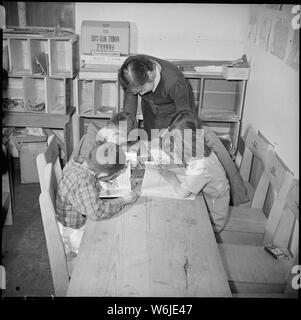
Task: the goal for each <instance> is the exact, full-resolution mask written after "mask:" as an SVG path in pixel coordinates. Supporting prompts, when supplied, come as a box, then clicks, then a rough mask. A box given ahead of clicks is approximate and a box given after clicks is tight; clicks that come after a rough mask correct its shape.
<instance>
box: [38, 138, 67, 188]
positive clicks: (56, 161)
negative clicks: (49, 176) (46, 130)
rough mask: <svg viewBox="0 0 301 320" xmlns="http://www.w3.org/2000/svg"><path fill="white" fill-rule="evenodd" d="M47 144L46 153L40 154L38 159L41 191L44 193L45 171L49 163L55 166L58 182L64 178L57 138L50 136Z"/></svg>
mask: <svg viewBox="0 0 301 320" xmlns="http://www.w3.org/2000/svg"><path fill="white" fill-rule="evenodd" d="M47 144H48V146H47V149H46V151H45V152H44V153H40V154H39V155H38V156H37V159H36V163H37V169H38V175H39V182H40V187H41V191H43V184H44V177H43V170H44V168H45V166H46V164H47V163H52V164H53V167H54V172H55V176H56V179H57V181H59V179H60V178H61V176H62V167H61V163H60V158H59V155H60V152H59V146H58V142H57V138H56V136H54V135H51V136H49V137H48V141H47Z"/></svg>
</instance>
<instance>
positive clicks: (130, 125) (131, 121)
mask: <svg viewBox="0 0 301 320" xmlns="http://www.w3.org/2000/svg"><path fill="white" fill-rule="evenodd" d="M121 121H126V122H127V134H129V133H130V132H131V130H133V129H135V128H137V126H138V125H137V120H136V118H135V117H134V116H133V115H132V114H131V113H129V112H127V111H120V112H118V113H115V114H114V115H113V116H112V117H111V119H110V120H109V123H110V124H113V125H114V126H116V127H118V124H119V122H121Z"/></svg>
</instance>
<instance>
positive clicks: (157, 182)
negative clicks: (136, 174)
mask: <svg viewBox="0 0 301 320" xmlns="http://www.w3.org/2000/svg"><path fill="white" fill-rule="evenodd" d="M177 176H178V174H177ZM179 178H180V177H179ZM180 180H181V179H180ZM141 195H142V196H150V197H161V198H169V199H181V200H194V199H195V196H194V195H193V194H192V195H191V196H189V197H187V198H181V197H180V196H179V195H178V194H177V193H176V192H175V190H174V189H173V187H172V186H171V185H170V184H169V183H168V182H167V181H166V180H165V179H164V178H163V177H162V176H161V174H160V173H159V170H158V168H157V167H156V165H155V163H154V162H146V163H145V174H144V177H143V181H142V187H141Z"/></svg>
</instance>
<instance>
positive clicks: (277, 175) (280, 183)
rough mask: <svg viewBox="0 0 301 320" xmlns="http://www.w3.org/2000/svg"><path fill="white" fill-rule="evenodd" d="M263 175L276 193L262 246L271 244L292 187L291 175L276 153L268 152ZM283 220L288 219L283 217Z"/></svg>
mask: <svg viewBox="0 0 301 320" xmlns="http://www.w3.org/2000/svg"><path fill="white" fill-rule="evenodd" d="M264 174H265V175H266V176H267V177H268V179H269V181H270V183H271V185H272V186H273V189H274V190H275V191H276V193H277V196H276V198H275V200H274V202H273V205H272V208H271V210H270V213H269V216H268V220H267V223H266V227H265V234H264V240H263V244H264V245H266V244H270V243H272V241H273V239H274V237H275V235H276V230H277V227H278V225H279V222H280V220H281V217H282V214H283V212H284V208H285V204H286V200H287V196H288V193H289V191H290V189H291V186H292V181H293V174H292V172H290V171H289V170H288V168H287V167H286V165H285V164H284V163H283V162H282V161H281V159H280V158H279V156H278V155H277V154H276V152H275V151H272V150H269V152H268V155H267V163H266V167H265V173H264ZM286 212H287V210H286ZM284 219H285V220H286V219H289V218H287V217H285V218H284ZM290 220H291V219H290Z"/></svg>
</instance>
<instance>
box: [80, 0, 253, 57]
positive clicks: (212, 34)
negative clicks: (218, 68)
mask: <svg viewBox="0 0 301 320" xmlns="http://www.w3.org/2000/svg"><path fill="white" fill-rule="evenodd" d="M248 9H249V5H244V4H185V3H182V4H181V3H165V4H164V3H141V4H140V3H75V24H76V26H75V30H76V33H78V34H80V30H81V22H82V20H107V21H129V22H131V23H132V24H133V25H134V27H135V29H136V30H135V29H134V32H135V33H136V35H137V38H136V43H137V51H136V52H139V53H145V54H150V55H154V56H158V57H161V58H165V59H168V58H170V59H207V60H209V59H212V60H214V59H216V60H232V59H237V58H239V57H240V56H241V55H242V54H243V49H244V41H245V34H246V30H247V17H248Z"/></svg>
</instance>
